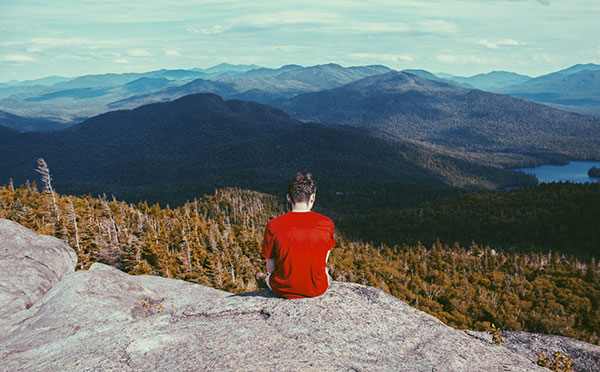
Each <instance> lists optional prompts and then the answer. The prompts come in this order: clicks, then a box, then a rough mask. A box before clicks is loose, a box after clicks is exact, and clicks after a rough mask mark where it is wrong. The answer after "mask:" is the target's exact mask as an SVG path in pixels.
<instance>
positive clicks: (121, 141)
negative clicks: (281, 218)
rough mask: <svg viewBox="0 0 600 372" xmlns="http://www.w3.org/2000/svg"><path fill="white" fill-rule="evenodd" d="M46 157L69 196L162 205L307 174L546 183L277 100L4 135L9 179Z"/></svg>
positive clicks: (29, 174)
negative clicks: (304, 113)
mask: <svg viewBox="0 0 600 372" xmlns="http://www.w3.org/2000/svg"><path fill="white" fill-rule="evenodd" d="M13 134H14V133H13ZM40 157H43V158H44V159H46V161H47V162H48V164H50V166H51V168H52V171H53V174H54V178H55V186H56V189H57V190H58V191H60V192H63V193H68V194H75V195H79V194H86V193H90V192H91V193H92V194H94V195H96V194H101V193H107V194H109V195H110V194H114V195H116V196H117V198H118V199H120V200H128V201H134V202H137V201H139V200H148V201H152V202H154V201H159V202H161V203H162V205H166V204H167V203H170V204H171V205H174V204H177V205H181V204H183V203H184V202H185V201H186V200H189V199H192V198H193V197H194V196H195V195H203V194H206V193H211V192H212V191H213V190H214V189H215V188H222V187H231V186H235V187H242V188H246V189H252V190H259V191H263V192H276V191H277V190H282V189H284V187H283V186H284V185H285V183H286V181H287V179H288V178H289V177H290V175H292V174H295V172H297V171H298V170H310V171H311V172H312V173H313V174H314V175H315V176H316V177H318V178H319V179H322V180H325V181H326V182H327V183H328V184H329V185H331V188H330V189H327V190H324V191H326V192H329V193H330V196H331V195H336V192H342V193H344V195H346V194H348V193H349V192H353V190H354V189H356V187H355V186H358V188H360V187H361V186H364V185H366V184H369V183H400V182H401V183H404V184H413V185H429V186H437V187H448V186H450V187H452V186H454V187H460V188H471V189H472V188H475V189H494V188H501V187H506V186H509V185H515V184H519V185H528V184H535V183H536V181H535V177H533V176H531V175H525V174H523V173H518V172H512V171H510V170H506V169H502V168H500V167H497V166H490V165H487V164H485V163H482V162H477V161H476V160H469V159H465V158H464V157H462V156H460V154H458V155H456V154H453V153H450V152H448V151H444V150H443V149H438V148H435V147H433V146H427V145H423V144H420V143H415V142H413V141H407V140H405V139H403V138H397V137H393V136H390V135H385V134H383V133H381V132H378V131H373V130H365V129H361V128H353V127H349V126H328V125H323V124H316V123H302V122H300V121H298V120H296V119H294V118H292V117H291V116H289V115H288V114H286V113H285V112H283V111H281V110H279V109H276V108H273V107H270V106H267V105H263V104H259V103H256V102H245V101H237V100H230V101H226V100H223V99H222V98H221V97H219V96H216V95H214V94H197V95H190V96H186V97H183V98H180V99H178V100H176V101H173V102H166V103H155V104H151V105H146V106H142V107H140V108H137V109H135V110H131V111H128V110H123V111H114V112H110V113H107V114H103V115H100V116H96V117H94V118H91V119H88V120H86V121H84V122H83V123H81V124H78V125H76V126H73V127H70V128H67V129H65V130H62V131H57V132H51V133H21V134H17V135H11V136H10V137H9V136H0V184H6V183H8V180H9V178H12V179H13V180H14V181H15V182H16V183H19V184H20V183H24V182H25V181H26V180H27V179H30V180H31V179H35V177H36V174H35V172H34V168H35V164H36V160H37V159H38V158H40ZM351 183H354V185H353V186H352V187H347V185H348V184H351Z"/></svg>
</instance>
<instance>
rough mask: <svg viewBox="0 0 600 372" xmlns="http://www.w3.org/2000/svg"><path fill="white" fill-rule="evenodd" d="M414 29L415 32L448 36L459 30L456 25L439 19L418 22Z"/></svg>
mask: <svg viewBox="0 0 600 372" xmlns="http://www.w3.org/2000/svg"><path fill="white" fill-rule="evenodd" d="M415 27H416V30H417V31H421V32H429V33H444V34H450V33H454V32H457V31H458V30H459V26H458V25H457V24H456V23H453V22H448V21H443V20H441V19H428V20H425V21H421V22H418V23H417V24H416V26H415Z"/></svg>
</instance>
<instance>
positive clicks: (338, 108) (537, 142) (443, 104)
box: [277, 72, 600, 167]
mask: <svg viewBox="0 0 600 372" xmlns="http://www.w3.org/2000/svg"><path fill="white" fill-rule="evenodd" d="M277 106H278V107H280V108H281V109H283V110H285V111H287V112H289V113H290V114H291V115H293V116H294V117H296V118H298V119H303V120H313V121H318V122H320V123H328V124H345V125H352V126H357V127H365V128H377V129H380V130H383V131H386V132H389V133H393V134H395V135H398V136H401V137H406V138H411V139H415V140H419V141H424V142H428V143H432V144H436V145H441V146H445V147H448V148H451V149H455V150H457V151H468V152H476V153H479V154H481V155H482V156H485V157H486V158H488V159H490V160H494V159H497V158H499V157H500V156H501V155H502V154H504V155H505V156H507V157H508V159H510V156H511V155H512V156H513V160H512V162H511V161H508V160H504V161H503V162H502V163H504V164H505V165H510V166H514V167H518V166H520V165H519V164H523V163H524V162H526V161H529V162H533V163H536V162H537V163H541V162H546V163H548V162H550V163H552V162H557V161H563V162H566V161H567V160H568V159H595V158H599V157H600V119H598V118H595V117H591V116H584V115H579V114H575V113H571V112H567V111H561V110H557V109H554V108H551V107H548V106H544V105H541V104H538V103H534V102H530V101H526V100H521V99H517V98H514V97H510V96H506V95H502V94H494V93H489V92H483V91H480V90H472V89H464V88H459V87H456V86H453V85H450V84H446V83H443V82H439V81H432V80H428V79H425V78H422V77H420V76H416V75H412V74H407V73H403V72H390V73H387V74H383V75H377V76H372V77H368V78H365V79H362V80H359V81H356V82H353V83H350V84H347V85H344V86H341V87H338V88H335V89H330V90H324V91H320V92H314V93H304V94H301V95H298V96H296V97H294V98H291V99H288V100H285V101H282V102H280V103H278V104H277ZM517 154H518V155H519V157H515V156H516V155H517ZM511 163H512V164H511Z"/></svg>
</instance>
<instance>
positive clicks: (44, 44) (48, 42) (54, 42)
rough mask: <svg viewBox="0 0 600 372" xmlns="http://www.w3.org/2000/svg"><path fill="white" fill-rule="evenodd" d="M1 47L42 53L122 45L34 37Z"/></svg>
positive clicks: (73, 38)
mask: <svg viewBox="0 0 600 372" xmlns="http://www.w3.org/2000/svg"><path fill="white" fill-rule="evenodd" d="M0 45H1V46H26V47H27V48H30V49H32V50H36V51H41V50H43V49H48V48H57V47H84V46H86V47H88V48H90V49H98V48H102V47H113V46H117V45H120V43H119V42H116V41H112V40H92V39H88V38H81V37H71V38H53V37H34V38H30V39H25V40H18V41H5V42H2V43H0Z"/></svg>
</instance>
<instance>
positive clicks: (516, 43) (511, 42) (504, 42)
mask: <svg viewBox="0 0 600 372" xmlns="http://www.w3.org/2000/svg"><path fill="white" fill-rule="evenodd" d="M475 45H483V46H485V47H486V48H488V49H498V48H499V47H500V46H505V45H507V46H522V45H527V43H524V42H519V41H516V40H513V39H505V40H499V41H487V40H486V39H481V40H479V41H478V42H476V43H475Z"/></svg>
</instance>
